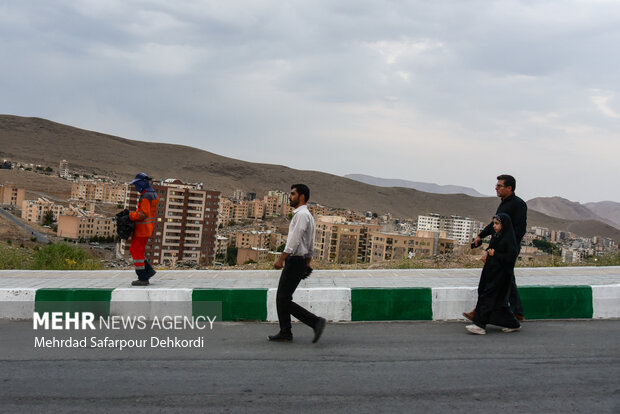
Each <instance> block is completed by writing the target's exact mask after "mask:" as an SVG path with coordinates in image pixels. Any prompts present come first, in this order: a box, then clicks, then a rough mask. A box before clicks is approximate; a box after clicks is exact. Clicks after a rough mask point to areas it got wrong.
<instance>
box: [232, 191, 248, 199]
mask: <svg viewBox="0 0 620 414" xmlns="http://www.w3.org/2000/svg"><path fill="white" fill-rule="evenodd" d="M232 199H233V201H243V200H245V191H243V190H235V191H233V197H232Z"/></svg>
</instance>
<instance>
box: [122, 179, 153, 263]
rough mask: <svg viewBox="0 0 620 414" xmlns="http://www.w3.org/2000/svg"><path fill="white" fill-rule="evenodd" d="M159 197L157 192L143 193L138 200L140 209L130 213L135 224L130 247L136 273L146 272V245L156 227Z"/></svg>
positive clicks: (130, 218) (130, 217)
mask: <svg viewBox="0 0 620 414" xmlns="http://www.w3.org/2000/svg"><path fill="white" fill-rule="evenodd" d="M158 201H159V197H158V196H157V193H156V192H155V191H146V190H144V191H142V193H140V198H139V199H138V207H137V209H136V211H134V212H130V213H129V220H131V221H133V222H135V224H136V227H135V228H134V231H133V234H132V236H131V246H129V253H131V257H132V258H133V265H134V268H135V270H136V273H138V275H140V273H142V272H139V271H140V270H141V271H144V261H145V255H144V252H145V250H146V244H147V243H148V241H149V237H151V234H153V228H154V227H155V216H156V215H157V202H158Z"/></svg>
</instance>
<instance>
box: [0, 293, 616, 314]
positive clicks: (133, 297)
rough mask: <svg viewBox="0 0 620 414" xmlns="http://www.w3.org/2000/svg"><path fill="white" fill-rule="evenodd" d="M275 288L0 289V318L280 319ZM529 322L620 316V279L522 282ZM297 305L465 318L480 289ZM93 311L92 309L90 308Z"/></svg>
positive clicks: (333, 298)
mask: <svg viewBox="0 0 620 414" xmlns="http://www.w3.org/2000/svg"><path fill="white" fill-rule="evenodd" d="M276 291H277V290H276V289H187V288H185V289H183V288H178V289H162V288H118V289H0V319H32V317H33V313H34V312H35V311H42V310H50V309H52V310H57V311H63V312H66V311H77V310H85V309H84V307H85V306H86V307H90V308H95V310H96V311H97V313H99V314H103V315H122V316H125V315H133V314H135V313H133V312H135V308H136V307H139V309H140V310H141V312H142V313H141V314H146V315H147V316H150V317H154V316H164V315H183V316H191V315H197V314H199V313H200V309H201V308H200V306H201V305H202V304H205V303H218V304H221V318H222V320H225V321H238V320H256V321H277V320H278V316H277V313H276ZM519 293H520V295H521V301H522V302H523V308H524V310H525V317H526V319H610V318H620V284H615V285H594V286H589V285H586V286H521V287H519ZM293 300H295V302H297V303H299V304H300V305H301V306H304V307H306V308H307V309H309V310H310V311H312V312H314V313H316V314H317V315H320V316H323V317H325V318H326V319H328V320H330V321H422V320H462V319H463V317H462V315H461V313H462V312H464V311H469V310H471V309H473V308H474V306H475V304H476V288H473V287H441V288H423V287H412V288H308V289H298V290H297V291H296V292H295V294H294V297H293ZM90 308H89V310H90Z"/></svg>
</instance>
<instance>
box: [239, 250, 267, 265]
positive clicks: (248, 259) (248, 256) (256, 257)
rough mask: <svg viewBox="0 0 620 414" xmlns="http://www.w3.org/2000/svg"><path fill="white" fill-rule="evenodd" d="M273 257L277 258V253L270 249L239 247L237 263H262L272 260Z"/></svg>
mask: <svg viewBox="0 0 620 414" xmlns="http://www.w3.org/2000/svg"><path fill="white" fill-rule="evenodd" d="M271 257H274V258H275V253H274V252H271V251H269V249H260V248H257V247H242V248H237V264H238V265H242V264H246V263H262V262H266V261H271V260H270V258H271ZM273 260H275V259H273Z"/></svg>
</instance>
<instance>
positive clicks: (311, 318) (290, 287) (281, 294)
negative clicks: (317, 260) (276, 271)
mask: <svg viewBox="0 0 620 414" xmlns="http://www.w3.org/2000/svg"><path fill="white" fill-rule="evenodd" d="M305 266H306V264H305V260H304V259H303V258H298V257H291V258H289V259H287V260H286V263H285V265H284V270H283V271H282V275H281V276H280V283H279V284H278V293H277V295H276V305H277V309H278V319H279V321H280V331H282V332H290V330H291V315H293V316H294V317H296V318H297V319H298V320H299V321H301V322H303V323H304V324H306V325H308V326H309V327H311V328H313V329H314V328H315V327H316V325H317V322H318V321H319V318H318V317H317V316H316V315H315V314H313V313H312V312H310V311H308V310H307V309H305V308H303V307H301V306H299V305H298V304H297V303H295V302H293V293H294V292H295V289H297V286H299V282H300V281H301V278H302V276H303V272H304V270H305Z"/></svg>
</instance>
